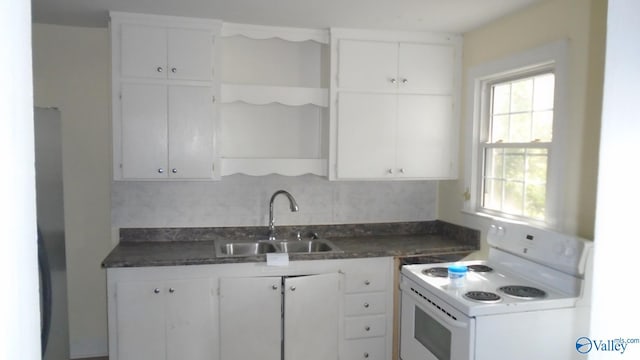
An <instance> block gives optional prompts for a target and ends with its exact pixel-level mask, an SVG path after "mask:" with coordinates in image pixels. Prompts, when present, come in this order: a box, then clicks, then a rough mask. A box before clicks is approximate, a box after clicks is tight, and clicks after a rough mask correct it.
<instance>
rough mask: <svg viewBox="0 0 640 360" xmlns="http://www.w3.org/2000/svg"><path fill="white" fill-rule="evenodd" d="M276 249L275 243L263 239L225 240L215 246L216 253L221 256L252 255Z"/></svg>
mask: <svg viewBox="0 0 640 360" xmlns="http://www.w3.org/2000/svg"><path fill="white" fill-rule="evenodd" d="M276 251H277V249H276V246H275V244H272V243H268V242H265V241H257V242H226V243H222V244H220V246H218V247H217V253H218V254H221V255H222V256H252V255H261V254H266V253H272V252H276Z"/></svg>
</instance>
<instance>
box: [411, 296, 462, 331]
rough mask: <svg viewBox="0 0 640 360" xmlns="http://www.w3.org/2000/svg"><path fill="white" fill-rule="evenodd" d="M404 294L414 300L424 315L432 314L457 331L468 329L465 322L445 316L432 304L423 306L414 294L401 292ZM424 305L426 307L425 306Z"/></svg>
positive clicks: (421, 301)
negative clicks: (457, 329)
mask: <svg viewBox="0 0 640 360" xmlns="http://www.w3.org/2000/svg"><path fill="white" fill-rule="evenodd" d="M403 292H404V293H405V294H408V295H409V296H410V297H411V298H413V299H414V301H415V303H416V305H418V306H419V307H420V308H421V309H422V311H424V312H425V313H428V314H432V315H434V316H436V317H437V318H438V319H440V320H442V321H444V322H445V323H447V325H450V326H453V327H455V328H459V329H466V328H467V327H469V324H468V323H467V322H464V321H460V320H455V319H453V318H451V317H450V316H449V315H447V314H446V313H444V312H442V310H439V309H436V308H435V305H432V304H428V303H427V304H425V300H424V299H422V298H420V297H418V296H416V294H414V293H413V292H412V291H410V290H409V291H407V290H405V291H403ZM425 305H426V306H425Z"/></svg>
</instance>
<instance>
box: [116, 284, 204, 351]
mask: <svg viewBox="0 0 640 360" xmlns="http://www.w3.org/2000/svg"><path fill="white" fill-rule="evenodd" d="M211 300H212V294H211V286H210V282H209V279H188V280H175V281H164V282H161V281H158V282H155V281H123V282H120V283H118V284H117V286H116V296H115V303H116V308H117V316H116V323H117V325H116V328H117V337H118V348H117V354H118V356H117V359H119V360H128V359H131V360H146V359H149V360H159V359H167V360H169V359H176V360H177V359H192V360H200V359H202V360H205V359H210V358H211V356H212V354H213V353H214V347H213V332H212V331H211V329H212V327H213V321H212V320H213V319H212V317H211V315H212V311H211V310H212V309H211V305H212V301H211Z"/></svg>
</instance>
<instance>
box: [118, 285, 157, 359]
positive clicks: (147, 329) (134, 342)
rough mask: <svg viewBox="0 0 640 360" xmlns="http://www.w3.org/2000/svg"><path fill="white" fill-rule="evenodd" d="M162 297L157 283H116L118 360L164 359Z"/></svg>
mask: <svg viewBox="0 0 640 360" xmlns="http://www.w3.org/2000/svg"><path fill="white" fill-rule="evenodd" d="M164 296H165V293H164V289H163V287H162V284H161V283H153V282H120V283H118V285H117V288H116V297H115V299H116V311H117V319H116V324H117V334H118V354H117V358H118V360H159V359H164V358H165V313H164Z"/></svg>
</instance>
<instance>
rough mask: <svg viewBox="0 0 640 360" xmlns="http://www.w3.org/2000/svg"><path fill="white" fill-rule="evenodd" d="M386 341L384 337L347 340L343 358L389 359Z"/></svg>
mask: <svg viewBox="0 0 640 360" xmlns="http://www.w3.org/2000/svg"><path fill="white" fill-rule="evenodd" d="M385 342H386V338H384V337H379V338H370V339H360V340H348V341H345V342H344V352H343V357H342V358H341V359H345V360H387V359H388V358H387V354H386V346H385Z"/></svg>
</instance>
